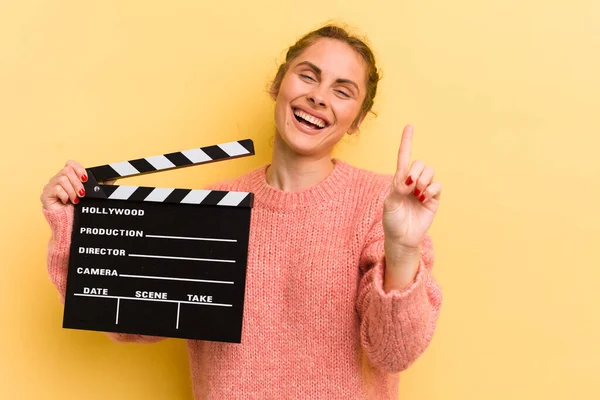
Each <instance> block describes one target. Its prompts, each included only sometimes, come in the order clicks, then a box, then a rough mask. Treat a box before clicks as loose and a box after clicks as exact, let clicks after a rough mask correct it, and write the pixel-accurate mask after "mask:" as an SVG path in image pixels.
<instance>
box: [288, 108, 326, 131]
mask: <svg viewBox="0 0 600 400" xmlns="http://www.w3.org/2000/svg"><path fill="white" fill-rule="evenodd" d="M292 111H293V113H294V118H296V121H298V122H299V123H300V124H302V125H304V126H306V127H307V128H310V129H315V130H321V129H323V128H325V127H327V125H328V123H327V121H325V120H322V119H321V118H317V117H313V116H312V115H310V114H307V113H305V112H304V111H302V110H300V109H298V108H293V109H292Z"/></svg>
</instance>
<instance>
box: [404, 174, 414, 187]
mask: <svg viewBox="0 0 600 400" xmlns="http://www.w3.org/2000/svg"><path fill="white" fill-rule="evenodd" d="M405 183H406V184H407V185H410V184H411V183H413V180H412V178H411V177H410V175H409V176H408V178H406V182H405Z"/></svg>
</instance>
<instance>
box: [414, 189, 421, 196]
mask: <svg viewBox="0 0 600 400" xmlns="http://www.w3.org/2000/svg"><path fill="white" fill-rule="evenodd" d="M420 194H421V191H420V190H419V189H417V188H415V196H417V197H419V195H420Z"/></svg>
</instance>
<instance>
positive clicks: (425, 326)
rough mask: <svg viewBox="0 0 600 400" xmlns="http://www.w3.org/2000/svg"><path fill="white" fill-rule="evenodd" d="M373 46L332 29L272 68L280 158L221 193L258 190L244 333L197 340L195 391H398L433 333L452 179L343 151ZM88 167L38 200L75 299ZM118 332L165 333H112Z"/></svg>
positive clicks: (70, 171)
mask: <svg viewBox="0 0 600 400" xmlns="http://www.w3.org/2000/svg"><path fill="white" fill-rule="evenodd" d="M378 81H379V75H378V72H377V68H376V66H375V60H374V57H373V54H372V52H371V50H370V49H369V47H368V46H367V45H366V44H364V43H363V42H362V41H360V40H359V39H357V38H354V37H352V36H349V35H348V34H347V33H346V31H344V30H343V29H341V28H338V27H335V26H325V27H323V28H321V29H319V30H316V31H314V32H311V33H309V34H307V35H306V36H305V37H303V38H301V39H300V40H299V41H298V42H297V43H296V44H295V45H294V46H292V47H291V48H290V49H289V51H288V53H287V57H286V61H285V63H283V64H282V65H281V66H280V68H279V70H278V72H277V75H276V77H275V80H274V82H273V85H272V88H271V95H272V97H273V99H274V100H275V123H276V127H277V133H276V135H275V143H274V149H273V159H272V163H271V164H269V165H264V166H262V167H260V168H257V169H255V170H254V171H251V172H249V173H247V174H245V175H244V176H241V177H239V178H237V179H234V180H231V181H226V182H221V183H218V184H215V185H212V186H211V189H218V190H233V191H248V192H253V193H254V196H255V200H254V208H253V211H252V221H251V227H250V246H249V249H248V269H247V281H246V282H247V283H246V303H245V310H244V320H243V328H242V329H243V330H242V343H241V344H231V343H221V342H210V341H194V340H189V341H188V349H189V357H190V367H191V373H192V382H193V387H194V395H195V397H196V398H208V399H225V398H227V399H229V398H232V399H238V398H239V399H288V398H293V399H397V394H398V387H397V385H398V376H397V373H398V372H400V371H402V370H404V369H406V368H407V367H408V366H409V365H411V364H412V363H413V362H414V361H415V360H416V359H417V358H418V357H419V356H420V355H421V354H422V353H423V351H424V350H425V349H426V347H427V346H428V344H429V342H430V341H431V338H432V336H433V333H434V330H435V325H436V322H437V319H438V315H439V311H440V307H441V290H440V288H439V286H438V285H437V283H436V282H435V280H434V278H433V276H432V274H431V269H432V265H433V249H432V244H431V238H430V237H429V236H428V235H427V234H426V231H427V229H428V228H429V226H430V225H431V223H432V221H433V218H434V215H435V213H436V211H437V209H438V204H439V200H440V193H441V186H440V184H439V183H438V182H434V181H433V169H432V168H431V167H428V166H425V165H424V164H423V163H422V162H421V161H415V162H413V163H412V164H411V165H409V161H410V151H411V140H412V134H413V132H412V127H410V126H407V127H406V128H405V129H404V132H403V134H402V140H401V144H400V149H399V153H398V166H397V171H396V173H395V176H394V177H393V178H392V176H386V175H380V174H376V173H373V172H369V171H366V170H362V169H358V168H355V167H353V166H351V165H350V164H347V163H345V162H343V161H341V160H339V159H332V158H331V153H332V150H333V148H334V146H335V145H336V144H337V143H338V142H339V141H340V140H341V139H342V137H344V135H345V134H354V133H355V132H357V130H358V128H359V127H360V124H361V123H362V121H363V119H364V117H365V115H366V114H367V113H368V112H369V111H370V110H371V107H372V105H373V99H374V97H375V93H376V89H377V82H378ZM85 180H86V177H85V169H84V168H83V167H82V166H81V165H79V164H78V163H76V162H73V161H70V162H68V163H67V165H66V166H65V168H63V169H62V170H61V171H60V172H59V173H58V174H57V175H56V176H54V177H53V178H52V179H51V180H50V182H49V183H48V185H46V186H45V188H44V191H43V193H42V196H41V200H42V203H43V211H44V214H45V215H46V217H47V219H48V222H49V224H50V226H51V228H52V231H53V237H52V240H51V242H50V245H49V253H48V254H49V256H48V268H49V273H50V276H51V278H52V281H53V283H54V284H55V285H56V287H57V288H58V290H59V292H60V293H61V295H62V297H63V301H64V293H65V285H66V275H67V263H68V252H69V245H70V232H71V229H72V220H73V207H72V205H70V202H72V203H77V202H78V201H79V200H78V197H82V196H84V195H85V192H84V191H83V186H82V183H81V182H82V181H83V182H84V181H85ZM109 336H111V337H112V338H113V339H115V340H118V341H131V342H146V343H148V342H155V341H158V340H162V338H159V337H148V336H140V335H130V334H114V333H111V334H109Z"/></svg>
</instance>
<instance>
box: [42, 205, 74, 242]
mask: <svg viewBox="0 0 600 400" xmlns="http://www.w3.org/2000/svg"><path fill="white" fill-rule="evenodd" d="M73 211H74V210H73V206H66V207H62V208H60V209H58V210H47V209H45V208H43V207H42V212H43V213H44V217H46V221H48V225H50V229H51V230H52V232H53V233H65V232H66V233H70V232H71V229H72V225H73ZM61 236H64V235H61Z"/></svg>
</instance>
